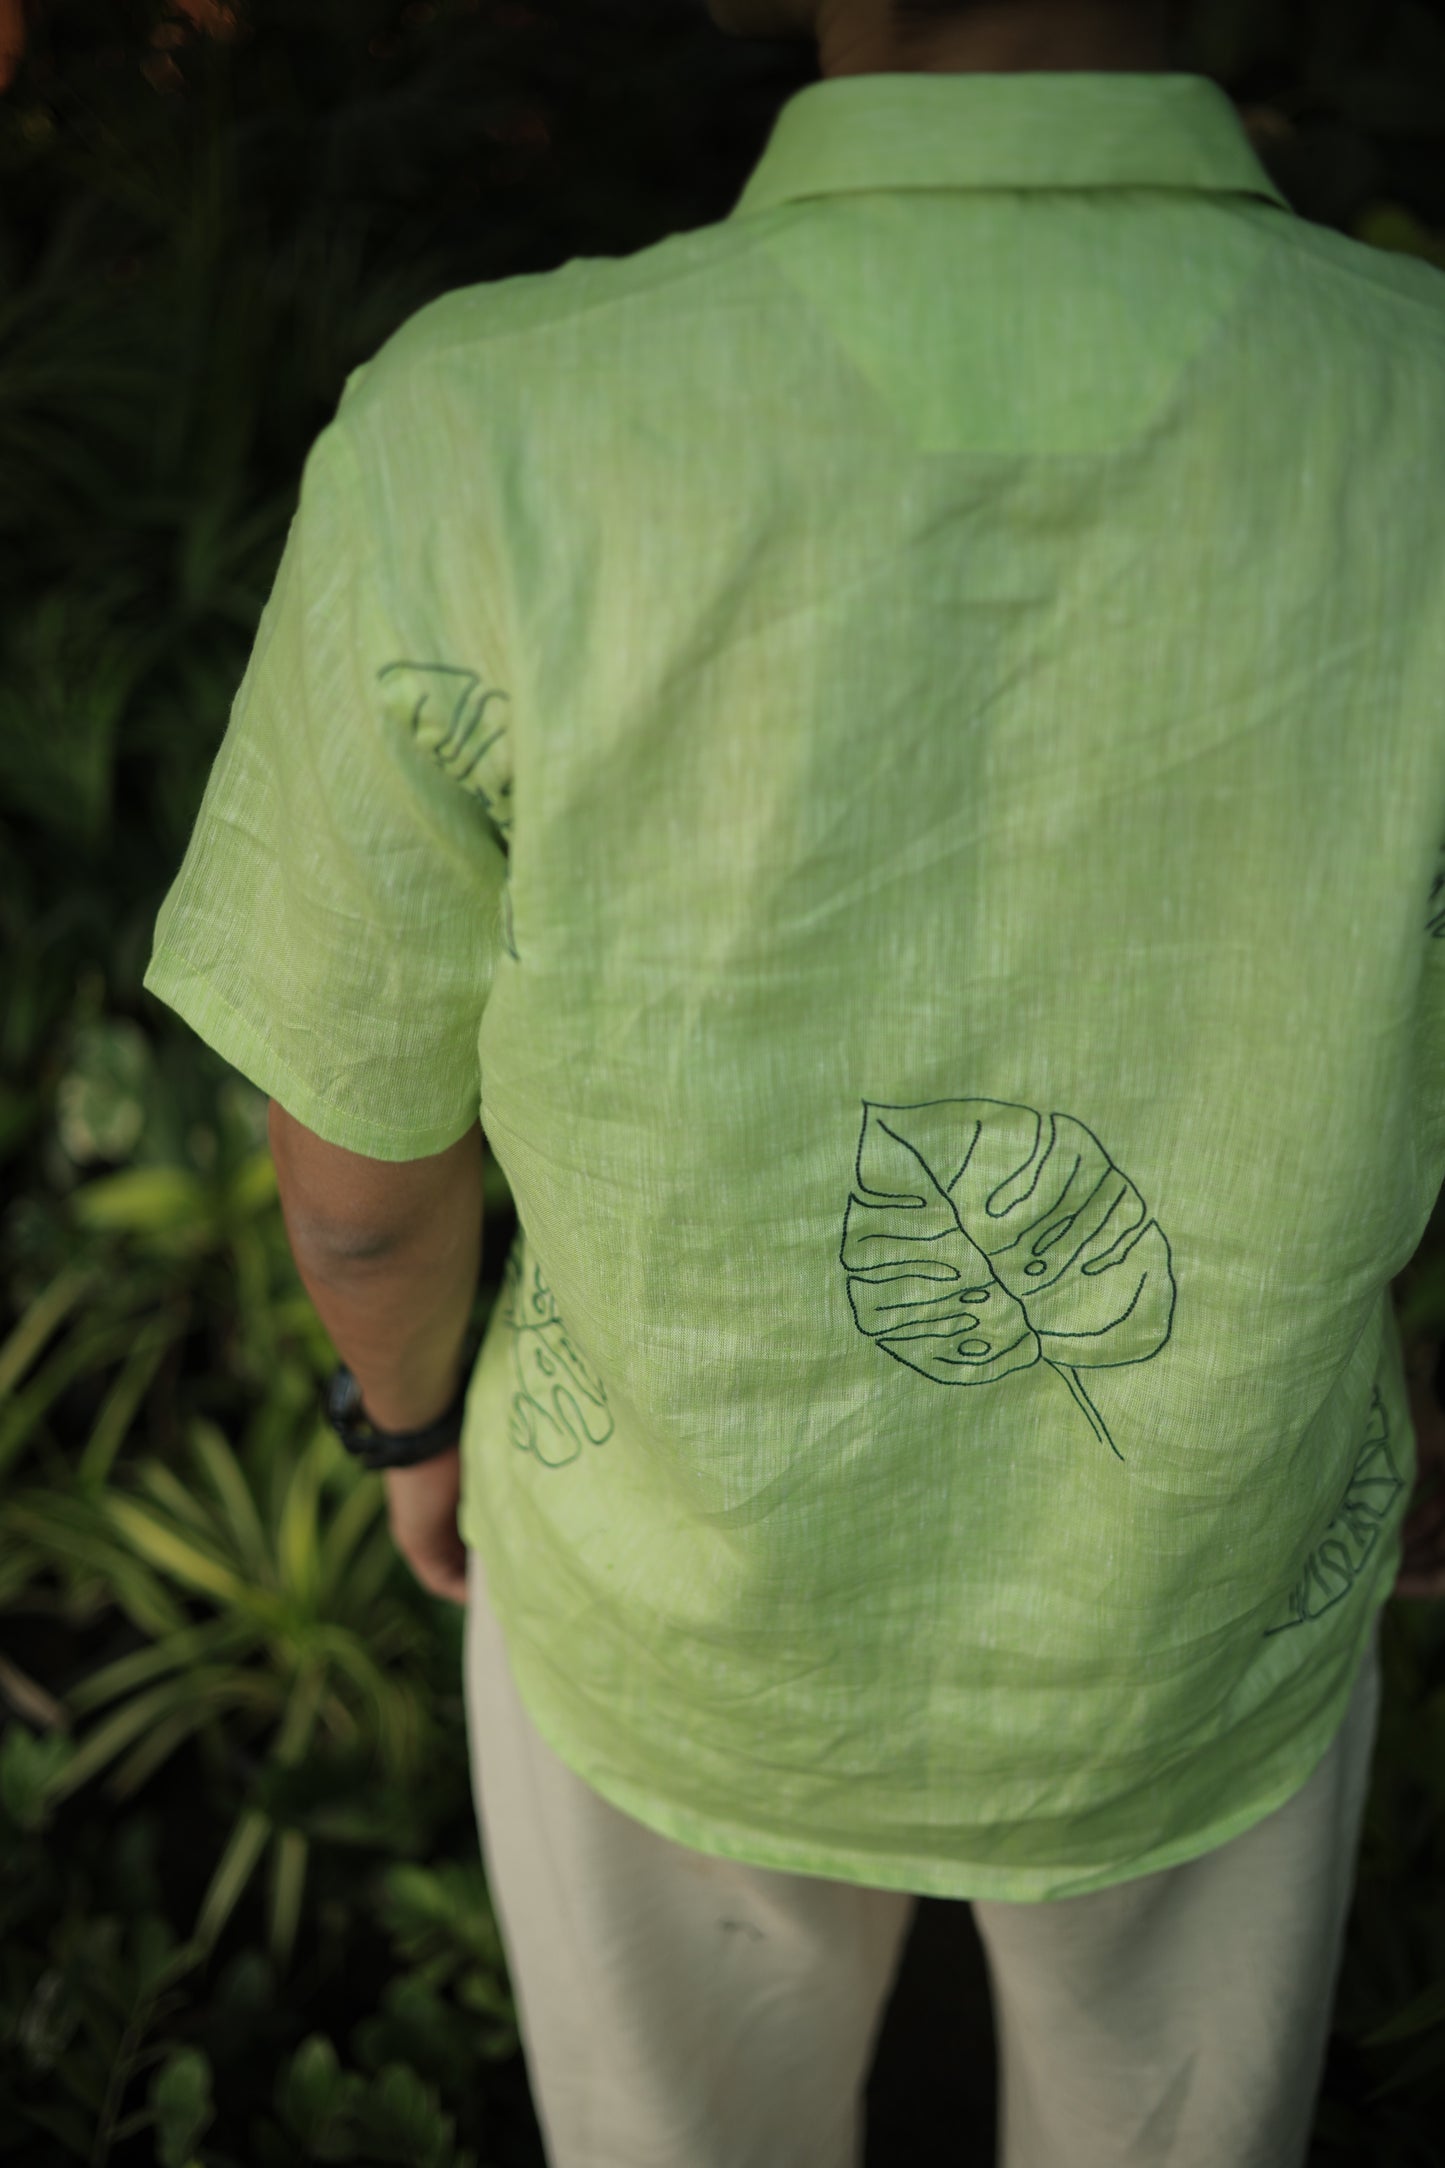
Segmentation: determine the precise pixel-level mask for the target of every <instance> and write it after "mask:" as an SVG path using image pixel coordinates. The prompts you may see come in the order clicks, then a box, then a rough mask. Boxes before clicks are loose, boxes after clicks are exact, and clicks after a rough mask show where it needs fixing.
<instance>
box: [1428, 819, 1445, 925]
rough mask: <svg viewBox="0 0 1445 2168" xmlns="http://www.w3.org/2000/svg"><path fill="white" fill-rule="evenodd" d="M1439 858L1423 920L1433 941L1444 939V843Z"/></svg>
mask: <svg viewBox="0 0 1445 2168" xmlns="http://www.w3.org/2000/svg"><path fill="white" fill-rule="evenodd" d="M1440 860H1441V864H1440V870H1439V872H1438V873H1437V874H1436V876H1435V878H1434V880H1433V881H1432V883H1431V884H1430V906H1429V908H1430V916H1429V918H1427V919H1426V921H1425V931H1426V933H1428V934H1429V935H1430V937H1431V939H1432V940H1435V941H1445V843H1442V844H1441V846H1440ZM1437 903H1438V904H1439V906H1440V908H1439V909H1438V910H1437V909H1436V908H1435V906H1436V904H1437Z"/></svg>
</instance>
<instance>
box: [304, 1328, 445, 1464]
mask: <svg viewBox="0 0 1445 2168" xmlns="http://www.w3.org/2000/svg"><path fill="white" fill-rule="evenodd" d="M475 1357H476V1349H475V1347H472V1348H470V1349H469V1350H468V1353H467V1356H466V1358H465V1360H464V1361H463V1363H462V1377H461V1383H460V1384H459V1385H458V1387H457V1391H456V1398H455V1399H454V1400H453V1401H452V1404H451V1406H450V1407H449V1408H446V1409H444V1410H443V1412H442V1413H441V1414H440V1415H439V1416H438V1417H437V1419H436V1421H435V1422H433V1423H428V1424H426V1425H425V1427H424V1428H423V1429H421V1430H383V1429H382V1428H381V1426H380V1424H379V1423H374V1422H373V1421H372V1419H371V1417H370V1416H369V1415H368V1414H367V1412H366V1410H365V1408H364V1407H363V1406H362V1403H361V1387H360V1385H359V1384H358V1383H357V1381H356V1378H355V1376H354V1375H353V1373H352V1372H351V1371H350V1370H348V1369H347V1367H346V1365H345V1363H338V1364H337V1366H336V1368H335V1370H334V1371H333V1372H332V1374H331V1378H330V1381H329V1382H328V1384H327V1387H326V1401H325V1406H326V1419H327V1421H328V1422H329V1423H330V1425H331V1427H332V1429H333V1430H334V1431H335V1432H336V1435H337V1437H338V1438H339V1439H340V1440H341V1442H342V1444H343V1445H344V1446H345V1448H346V1450H347V1452H348V1453H350V1454H351V1456H352V1458H353V1459H354V1460H358V1461H360V1463H361V1465H362V1467H363V1468H413V1467H415V1466H416V1465H417V1463H418V1462H419V1461H423V1460H434V1459H435V1458H436V1457H437V1455H438V1454H439V1453H445V1452H447V1451H449V1449H450V1448H451V1447H452V1446H454V1445H456V1444H458V1443H459V1442H460V1439H461V1431H462V1414H463V1410H464V1409H465V1406H466V1398H467V1388H468V1386H469V1385H470V1384H471V1377H472V1364H473V1362H474V1360H475Z"/></svg>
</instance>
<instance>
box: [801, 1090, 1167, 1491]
mask: <svg viewBox="0 0 1445 2168" xmlns="http://www.w3.org/2000/svg"><path fill="white" fill-rule="evenodd" d="M840 1262H841V1263H842V1265H843V1268H844V1270H845V1272H846V1273H847V1274H848V1299H849V1301H850V1303H851V1304H852V1306H853V1318H854V1322H855V1323H856V1325H857V1327H858V1330H859V1331H860V1332H862V1333H866V1334H867V1335H868V1336H869V1337H870V1338H871V1339H873V1340H874V1341H876V1343H877V1345H878V1346H879V1347H881V1348H882V1349H883V1351H884V1353H885V1354H887V1355H891V1356H892V1357H893V1359H894V1360H895V1362H900V1363H906V1364H907V1365H908V1367H909V1368H910V1369H912V1370H916V1371H918V1373H919V1374H920V1376H922V1377H925V1378H931V1379H933V1381H934V1382H935V1383H936V1384H939V1385H991V1384H994V1383H995V1382H996V1381H997V1380H998V1379H1000V1378H1004V1377H1007V1376H1008V1375H1009V1373H1010V1372H1011V1371H1014V1370H1027V1369H1030V1368H1032V1366H1033V1365H1034V1364H1035V1363H1037V1362H1046V1363H1048V1364H1049V1365H1050V1366H1051V1367H1052V1368H1053V1369H1055V1370H1056V1371H1057V1372H1058V1374H1059V1376H1060V1377H1061V1378H1062V1379H1063V1380H1064V1382H1065V1384H1066V1385H1067V1386H1068V1388H1069V1391H1070V1392H1071V1393H1072V1395H1073V1397H1074V1399H1075V1401H1076V1402H1077V1403H1078V1405H1079V1407H1080V1409H1081V1410H1082V1411H1083V1413H1084V1414H1085V1416H1087V1418H1088V1420H1089V1423H1090V1425H1091V1426H1092V1428H1093V1430H1094V1432H1095V1434H1096V1435H1097V1436H1098V1437H1100V1438H1102V1439H1103V1440H1104V1441H1105V1443H1106V1444H1107V1445H1108V1446H1109V1448H1110V1450H1111V1451H1112V1452H1113V1453H1115V1454H1116V1455H1117V1457H1118V1458H1119V1459H1120V1460H1122V1459H1123V1457H1124V1456H1123V1454H1122V1453H1120V1452H1119V1448H1118V1447H1117V1446H1116V1445H1115V1444H1114V1441H1113V1439H1112V1438H1111V1437H1110V1435H1109V1432H1108V1428H1107V1426H1106V1425H1105V1423H1104V1420H1103V1418H1102V1416H1101V1415H1100V1414H1099V1412H1098V1410H1097V1408H1095V1407H1094V1405H1093V1403H1092V1401H1091V1400H1090V1398H1089V1396H1088V1394H1087V1392H1086V1391H1085V1390H1084V1387H1083V1384H1082V1382H1081V1381H1080V1378H1079V1371H1080V1370H1081V1369H1087V1370H1092V1369H1108V1368H1113V1367H1114V1366H1115V1365H1117V1364H1120V1363H1137V1362H1143V1361H1144V1360H1145V1359H1146V1358H1147V1357H1149V1356H1151V1355H1156V1354H1157V1353H1158V1352H1159V1350H1160V1348H1162V1347H1163V1345H1164V1343H1165V1342H1166V1340H1167V1339H1168V1338H1169V1332H1170V1326H1171V1323H1172V1320H1173V1316H1174V1299H1175V1285H1174V1275H1173V1272H1172V1269H1171V1262H1170V1254H1169V1244H1168V1242H1167V1241H1166V1240H1165V1237H1164V1232H1163V1229H1162V1228H1161V1227H1160V1226H1159V1223H1158V1221H1157V1220H1151V1219H1150V1218H1149V1217H1148V1213H1147V1211H1146V1209H1145V1206H1144V1202H1143V1199H1142V1198H1141V1197H1140V1195H1139V1192H1138V1190H1137V1189H1136V1188H1135V1187H1134V1185H1133V1183H1132V1182H1131V1181H1129V1179H1128V1177H1127V1176H1126V1175H1123V1174H1121V1173H1120V1171H1119V1169H1118V1168H1117V1167H1116V1166H1115V1165H1114V1163H1113V1161H1112V1160H1111V1159H1110V1157H1109V1155H1108V1153H1107V1152H1106V1151H1105V1150H1104V1148H1103V1146H1102V1145H1101V1144H1100V1142H1099V1140H1098V1138H1097V1137H1096V1136H1095V1135H1094V1134H1093V1132H1092V1130H1089V1129H1087V1128H1085V1126H1084V1124H1083V1123H1082V1122H1079V1121H1075V1119H1074V1118H1073V1116H1072V1115H1069V1114H1050V1115H1048V1116H1047V1117H1041V1116H1040V1115H1039V1114H1037V1113H1036V1112H1035V1111H1034V1109H1033V1108H1032V1107H1028V1106H1015V1105H1012V1104H1010V1103H1009V1102H1008V1101H1005V1100H1000V1099H930V1100H925V1101H922V1102H919V1103H917V1104H914V1105H909V1106H892V1105H885V1104H883V1103H882V1102H878V1101H872V1100H867V1099H865V1100H864V1102H863V1127H862V1131H861V1133H860V1135H859V1139H858V1156H857V1190H856V1192H855V1193H854V1194H853V1195H852V1196H850V1197H849V1200H848V1209H847V1212H846V1214H845V1217H844V1222H843V1243H842V1249H841V1252H840Z"/></svg>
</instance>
